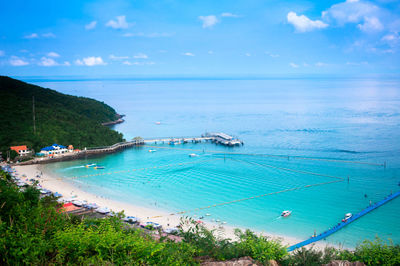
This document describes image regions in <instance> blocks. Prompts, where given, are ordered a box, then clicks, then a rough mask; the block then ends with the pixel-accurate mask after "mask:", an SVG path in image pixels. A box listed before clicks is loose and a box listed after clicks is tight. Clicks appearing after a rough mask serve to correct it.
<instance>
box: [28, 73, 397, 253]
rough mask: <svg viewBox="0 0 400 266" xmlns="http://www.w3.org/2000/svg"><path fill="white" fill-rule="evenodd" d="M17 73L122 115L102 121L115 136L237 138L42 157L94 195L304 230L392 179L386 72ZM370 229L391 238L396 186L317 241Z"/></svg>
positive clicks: (235, 222) (324, 225)
mask: <svg viewBox="0 0 400 266" xmlns="http://www.w3.org/2000/svg"><path fill="white" fill-rule="evenodd" d="M25 80H26V81H27V82H30V83H34V84H36V85H40V86H43V87H47V88H51V89H54V90H57V91H59V92H62V93H67V94H71V95H76V96H84V97H90V98H94V99H96V100H99V101H103V102H105V103H107V104H108V105H110V106H112V107H113V108H115V110H116V111H117V112H118V113H119V114H124V115H125V117H124V119H125V122H124V123H122V124H119V125H116V126H114V127H113V128H114V129H115V130H117V131H119V132H121V133H123V135H124V138H125V139H126V140H131V139H133V138H134V137H137V136H140V137H142V138H144V139H154V138H172V137H180V138H181V137H198V136H201V135H202V134H204V133H206V132H224V133H227V134H229V135H232V136H234V137H236V138H239V139H240V140H242V141H243V145H241V146H236V147H225V146H221V145H217V144H215V143H211V142H202V143H186V144H177V145H169V144H168V143H167V142H165V143H162V142H158V143H149V144H148V145H145V146H141V147H136V148H130V149H127V150H124V151H122V152H118V153H114V154H110V155H104V156H100V157H96V158H90V159H82V160H78V161H69V162H60V163H53V164H49V165H47V168H48V169H49V170H50V171H53V172H54V173H56V174H57V175H59V176H60V177H62V178H63V179H64V180H65V181H67V182H70V183H72V184H74V185H76V186H79V187H80V188H81V189H82V190H85V191H87V192H90V193H93V194H96V195H101V196H105V197H107V198H111V199H114V200H119V201H122V202H125V203H132V204H135V205H141V206H144V207H149V208H154V209H162V210H165V211H167V212H170V213H178V212H184V213H183V215H188V216H191V217H200V216H205V215H206V214H207V216H205V220H206V221H207V220H209V221H211V220H212V221H216V220H218V221H221V222H226V224H227V225H230V226H234V227H240V228H249V229H251V230H255V231H261V232H270V233H274V234H279V235H284V236H291V237H296V238H298V239H307V238H309V237H310V236H311V235H313V234H314V233H317V234H319V233H321V232H323V231H325V230H327V229H328V228H330V227H332V226H334V225H336V224H337V223H338V222H340V221H341V220H342V219H343V217H344V215H345V214H346V213H353V214H355V213H358V212H359V211H361V210H363V209H364V208H365V207H367V206H368V205H369V204H370V203H373V202H376V201H379V200H381V199H383V198H384V197H385V196H387V195H389V194H390V193H392V192H396V191H398V190H400V78H398V77H393V76H392V77H387V76H385V77H379V76H374V77H302V78H300V77H287V78H285V77H281V78H248V79H246V78H127V77H124V78H104V79H102V78H40V77H36V78H26V79H25ZM60 144H64V145H68V144H69V143H60ZM80 148H84V147H80ZM149 150H151V152H149ZM189 154H195V155H196V156H194V157H190V156H189ZM89 163H95V164H98V165H101V166H104V167H105V169H94V168H86V167H84V166H85V165H86V164H89ZM278 192H279V193H278ZM284 210H290V211H292V214H291V215H290V216H289V217H287V218H282V217H281V216H280V215H281V213H282V211H284ZM130 215H136V214H130ZM208 215H209V216H208ZM376 237H378V238H380V239H382V240H383V241H393V242H394V243H395V244H400V198H397V199H395V200H392V201H391V202H389V203H387V204H385V205H384V206H382V207H380V208H378V209H376V210H374V211H373V212H371V213H369V214H367V215H365V216H363V217H362V218H360V219H358V220H357V221H355V222H353V223H351V224H349V225H348V226H346V227H345V228H343V229H342V230H340V231H339V232H337V233H335V234H333V235H331V236H329V237H327V238H326V240H325V241H326V242H328V243H331V244H335V245H340V246H343V247H355V246H356V245H357V244H359V243H361V242H362V241H363V240H366V239H367V240H374V239H375V238H376Z"/></svg>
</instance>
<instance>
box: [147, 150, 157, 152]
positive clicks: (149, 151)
mask: <svg viewBox="0 0 400 266" xmlns="http://www.w3.org/2000/svg"><path fill="white" fill-rule="evenodd" d="M156 151H157V150H149V152H156Z"/></svg>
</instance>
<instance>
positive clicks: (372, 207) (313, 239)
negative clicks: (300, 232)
mask: <svg viewBox="0 0 400 266" xmlns="http://www.w3.org/2000/svg"><path fill="white" fill-rule="evenodd" d="M398 196H400V191H398V192H396V193H394V194H390V195H389V196H387V197H385V198H384V199H383V200H381V201H379V202H376V203H374V204H372V205H370V206H368V207H367V208H365V209H364V210H362V211H360V212H359V213H357V214H355V215H353V216H352V217H351V218H349V219H347V221H345V222H340V223H338V224H337V225H335V226H334V227H333V228H330V229H328V230H327V231H325V232H323V233H322V234H319V235H317V236H314V237H311V238H309V239H307V240H304V241H302V242H300V243H297V244H295V245H293V246H290V247H288V248H287V251H289V252H290V251H293V250H295V249H298V248H301V247H304V246H306V245H309V244H311V243H314V242H317V241H319V240H321V239H324V238H326V237H328V236H330V235H332V234H333V233H335V232H337V231H339V230H340V229H342V228H343V227H345V226H346V225H348V224H350V223H352V222H354V221H355V220H357V219H358V218H361V217H362V216H364V215H365V214H367V213H369V212H371V211H373V210H375V209H376V208H378V207H380V206H382V205H384V204H385V203H387V202H389V201H391V200H392V199H394V198H397V197H398Z"/></svg>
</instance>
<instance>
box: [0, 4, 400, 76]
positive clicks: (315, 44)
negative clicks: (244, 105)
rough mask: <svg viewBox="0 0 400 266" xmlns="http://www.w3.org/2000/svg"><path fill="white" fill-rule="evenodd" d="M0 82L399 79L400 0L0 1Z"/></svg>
mask: <svg viewBox="0 0 400 266" xmlns="http://www.w3.org/2000/svg"><path fill="white" fill-rule="evenodd" d="M0 25H1V27H0V74H1V75H11V76H68V75H84V76H99V75H132V76H141V75H151V76H236V75H242V76H246V75H249V76H263V75H267V76H270V75H286V74H323V75H326V74H333V75H343V74H345V75H348V74H355V75H358V74H366V73H367V74H368V73H378V74H381V73H392V74H393V73H395V74H397V73H400V56H399V53H400V1H398V0H375V1H364V0H347V1H338V0H336V1H332V0H326V1H303V0H296V1H294V0H287V1H278V0H243V1H232V0H219V1H215V0H210V1H207V0H193V1H184V0H181V1H178V0H159V1H146V0H141V1H135V0H113V1H103V0H101V1H78V0H69V1H54V0H41V1H22V0H14V1H1V2H0Z"/></svg>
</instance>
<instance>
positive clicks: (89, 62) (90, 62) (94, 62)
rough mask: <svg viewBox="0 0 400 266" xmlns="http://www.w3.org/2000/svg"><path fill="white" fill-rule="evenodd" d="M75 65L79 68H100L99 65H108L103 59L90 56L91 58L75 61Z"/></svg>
mask: <svg viewBox="0 0 400 266" xmlns="http://www.w3.org/2000/svg"><path fill="white" fill-rule="evenodd" d="M75 64H77V65H79V66H98V65H106V63H105V62H104V61H103V59H102V58H101V57H100V56H98V57H96V56H90V57H85V58H83V59H82V60H81V59H77V60H75Z"/></svg>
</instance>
